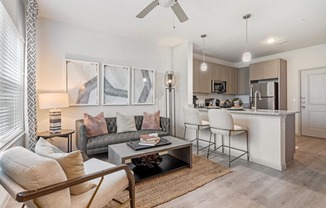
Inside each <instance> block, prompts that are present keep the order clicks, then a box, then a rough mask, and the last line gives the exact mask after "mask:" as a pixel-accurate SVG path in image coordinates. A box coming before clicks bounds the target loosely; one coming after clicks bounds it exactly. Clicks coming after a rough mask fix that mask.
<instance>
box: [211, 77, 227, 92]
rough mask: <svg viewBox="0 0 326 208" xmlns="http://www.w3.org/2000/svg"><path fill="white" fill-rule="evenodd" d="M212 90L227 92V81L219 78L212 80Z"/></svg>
mask: <svg viewBox="0 0 326 208" xmlns="http://www.w3.org/2000/svg"><path fill="white" fill-rule="evenodd" d="M211 89H212V92H215V93H225V92H226V82H225V81H219V80H212V83H211Z"/></svg>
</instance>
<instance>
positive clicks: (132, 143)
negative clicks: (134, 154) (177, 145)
mask: <svg viewBox="0 0 326 208" xmlns="http://www.w3.org/2000/svg"><path fill="white" fill-rule="evenodd" d="M139 142H140V141H139V140H138V141H130V142H127V143H126V144H127V145H128V146H129V147H131V148H132V149H134V150H136V151H137V150H143V149H149V148H153V147H159V146H164V145H169V144H172V143H171V142H170V141H169V140H167V139H165V138H164V137H161V139H160V142H159V143H157V144H156V145H154V146H149V145H140V144H139Z"/></svg>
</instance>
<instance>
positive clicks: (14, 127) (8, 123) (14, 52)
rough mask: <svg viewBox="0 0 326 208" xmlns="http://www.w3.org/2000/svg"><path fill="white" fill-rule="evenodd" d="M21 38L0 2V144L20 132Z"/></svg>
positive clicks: (21, 114) (21, 92) (21, 127)
mask: <svg viewBox="0 0 326 208" xmlns="http://www.w3.org/2000/svg"><path fill="white" fill-rule="evenodd" d="M24 50H25V48H24V41H23V38H22V37H21V35H20V33H19V32H18V30H17V28H16V26H15V24H14V23H13V22H12V20H11V18H10V16H9V14H8V13H7V11H6V9H5V8H4V6H3V5H2V3H1V2H0V148H1V147H2V146H4V145H5V144H6V143H8V142H10V140H12V139H14V138H15V137H17V136H18V135H19V134H21V133H22V132H23V126H24Z"/></svg>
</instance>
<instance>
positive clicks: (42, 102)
mask: <svg viewBox="0 0 326 208" xmlns="http://www.w3.org/2000/svg"><path fill="white" fill-rule="evenodd" d="M38 101H39V109H53V108H66V107H69V98H68V93H42V94H39V95H38Z"/></svg>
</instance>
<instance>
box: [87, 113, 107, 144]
mask: <svg viewBox="0 0 326 208" xmlns="http://www.w3.org/2000/svg"><path fill="white" fill-rule="evenodd" d="M84 124H85V126H86V134H87V137H88V138H89V137H95V136H99V135H103V134H107V133H108V127H107V125H106V121H105V118H104V114H103V112H101V113H99V114H98V115H97V116H95V117H93V116H91V115H89V114H87V113H84Z"/></svg>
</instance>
